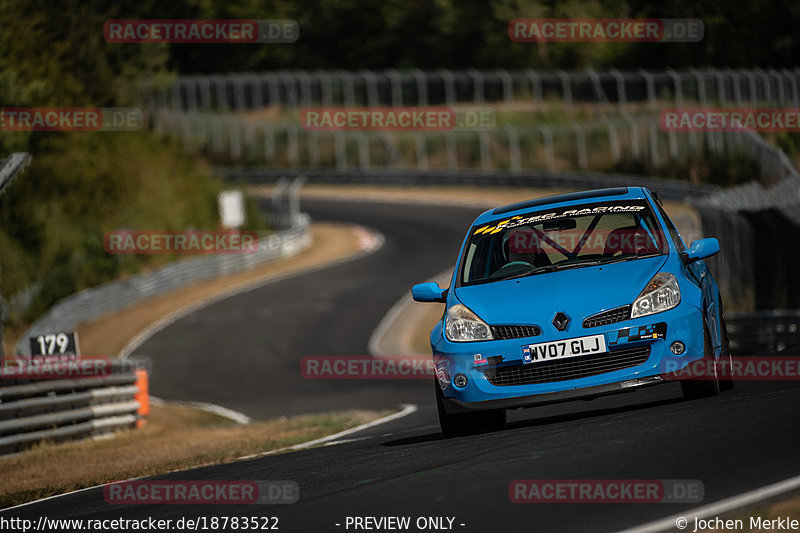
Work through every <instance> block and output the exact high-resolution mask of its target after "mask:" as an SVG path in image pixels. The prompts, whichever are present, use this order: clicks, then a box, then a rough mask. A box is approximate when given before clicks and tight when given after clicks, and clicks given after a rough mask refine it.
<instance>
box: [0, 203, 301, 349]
mask: <svg viewBox="0 0 800 533" xmlns="http://www.w3.org/2000/svg"><path fill="white" fill-rule="evenodd" d="M293 221H294V223H295V226H294V227H292V228H290V229H288V230H285V231H280V232H278V233H275V234H273V235H270V236H269V237H266V238H264V239H261V240H260V241H259V246H258V250H257V251H256V252H253V253H249V254H229V255H226V254H218V255H213V256H204V257H199V258H196V259H189V260H186V261H179V262H177V263H172V264H169V265H166V266H164V267H161V268H159V269H158V270H156V271H154V272H150V273H147V274H141V275H138V276H133V277H131V278H128V279H125V280H120V281H113V282H110V283H106V284H103V285H100V286H98V287H93V288H91V289H86V290H83V291H81V292H78V293H76V294H73V295H71V296H68V297H66V298H64V299H63V300H61V301H59V302H58V303H56V304H55V305H54V306H53V307H52V308H50V310H49V311H48V312H47V313H45V314H44V316H42V317H41V318H39V319H38V320H37V321H36V322H35V323H34V324H33V325H32V326H31V327H30V328H29V329H28V331H26V332H25V333H24V334H23V335H22V336H21V337H20V340H19V342H18V343H17V346H16V350H15V351H16V354H17V355H18V356H28V355H30V346H29V344H28V338H29V337H35V336H36V335H40V334H48V333H52V332H54V331H71V330H74V329H75V327H77V326H78V325H79V324H82V323H84V322H87V321H90V320H93V319H95V318H98V317H100V316H102V315H104V314H107V313H113V312H116V311H119V310H121V309H124V308H126V307H129V306H131V305H135V304H137V303H139V302H141V301H143V300H145V299H147V298H152V297H154V296H159V295H161V294H164V293H166V292H169V291H171V290H175V289H178V288H180V287H185V286H187V285H189V284H192V283H196V282H198V281H202V280H206V279H211V278H215V277H219V276H225V275H229V274H233V273H236V272H241V271H244V270H247V269H249V268H252V267H254V266H256V265H259V264H261V263H264V262H266V261H271V260H274V259H277V258H280V257H286V256H289V255H293V254H295V253H297V252H299V251H302V250H304V249H305V248H308V247H309V246H311V232H310V230H309V219H308V217H306V216H302V215H300V216H296V217H294V219H293Z"/></svg>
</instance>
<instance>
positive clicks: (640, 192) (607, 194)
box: [475, 187, 647, 225]
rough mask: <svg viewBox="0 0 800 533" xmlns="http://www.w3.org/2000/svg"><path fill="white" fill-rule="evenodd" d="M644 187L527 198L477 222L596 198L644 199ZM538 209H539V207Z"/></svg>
mask: <svg viewBox="0 0 800 533" xmlns="http://www.w3.org/2000/svg"><path fill="white" fill-rule="evenodd" d="M646 198H647V196H646V194H645V191H644V188H643V187H610V188H604V189H592V190H588V191H579V192H572V193H567V194H557V195H555V196H546V197H543V198H534V199H532V200H525V201H523V202H517V203H514V204H508V205H505V206H502V207H496V208H494V209H489V210H488V211H486V212H484V213H482V214H481V215H480V216H479V217H478V218H477V219H476V220H475V224H476V225H477V224H483V223H485V222H491V221H492V220H495V219H498V218H503V217H505V216H507V215H509V214H516V213H517V212H528V211H530V210H531V209H533V208H543V209H546V208H548V207H568V206H570V205H581V204H586V203H589V202H591V201H592V200H594V199H598V200H601V201H602V200H642V199H646ZM537 210H538V209H537Z"/></svg>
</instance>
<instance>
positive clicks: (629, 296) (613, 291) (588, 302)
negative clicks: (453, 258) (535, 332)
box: [455, 255, 668, 332]
mask: <svg viewBox="0 0 800 533" xmlns="http://www.w3.org/2000/svg"><path fill="white" fill-rule="evenodd" d="M667 257H668V256H666V255H662V256H658V257H651V258H646V259H637V260H633V261H623V262H619V263H611V264H608V265H602V266H592V267H580V268H574V269H569V270H563V271H561V272H547V273H543V274H535V275H533V276H528V277H523V278H517V279H511V280H505V281H495V282H493V283H485V284H481V285H472V286H469V287H459V288H457V289H456V291H455V296H456V298H458V300H460V301H461V302H462V303H463V304H464V305H466V306H467V307H469V308H470V309H472V310H473V311H474V312H475V313H477V315H478V316H479V317H480V318H481V319H483V320H484V321H485V322H487V323H488V324H492V325H500V324H537V325H539V326H540V327H541V328H542V329H543V330H545V331H552V332H556V329H555V327H554V326H553V324H552V320H553V317H554V315H555V314H556V313H557V312H559V311H560V312H563V313H566V314H567V316H568V317H569V318H570V325H569V327H568V330H569V329H573V331H574V328H575V326H577V327H578V328H580V327H581V324H582V322H583V319H584V318H586V317H587V316H590V315H593V314H595V313H599V312H601V311H605V310H607V309H613V308H614V307H619V306H622V305H627V304H630V303H633V301H634V300H635V299H636V297H637V296H638V295H639V293H640V292H641V291H642V289H643V288H644V286H645V285H646V284H647V282H648V281H649V280H650V278H652V277H653V276H654V275H655V274H656V273H657V272H658V271H659V269H660V268H661V267H662V266H663V265H664V263H665V262H666V260H667Z"/></svg>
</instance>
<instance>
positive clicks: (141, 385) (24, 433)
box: [0, 359, 149, 455]
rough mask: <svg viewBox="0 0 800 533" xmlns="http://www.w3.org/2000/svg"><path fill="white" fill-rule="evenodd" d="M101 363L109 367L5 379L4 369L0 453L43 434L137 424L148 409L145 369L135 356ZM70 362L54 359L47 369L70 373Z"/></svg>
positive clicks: (79, 433) (56, 436)
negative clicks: (46, 376)
mask: <svg viewBox="0 0 800 533" xmlns="http://www.w3.org/2000/svg"><path fill="white" fill-rule="evenodd" d="M83 361H88V360H83ZM20 363H21V364H23V363H27V361H24V362H20ZM105 363H107V365H108V369H107V371H105V372H103V373H102V375H98V376H93V377H76V378H74V379H7V375H6V374H4V375H3V377H2V379H0V455H2V454H8V453H14V452H17V451H21V450H23V449H25V448H27V447H30V446H31V445H33V444H36V443H37V442H40V441H42V440H47V441H51V442H58V441H63V440H70V439H76V438H83V437H89V436H96V435H102V434H105V433H109V432H112V431H116V430H119V429H124V428H130V427H136V426H139V425H141V424H142V423H143V421H144V420H145V417H146V416H147V414H148V412H149V397H148V389H147V370H146V369H145V368H143V366H142V364H141V362H140V361H137V360H134V359H127V360H106V361H105ZM68 364H69V363H63V364H61V366H58V365H57V364H55V363H53V366H51V367H50V369H49V371H48V373H49V374H50V376H51V377H52V376H60V375H62V374H64V375H68V376H69V375H70V372H69V371H68V370H67V365H68ZM10 368H14V363H13V362H9V361H6V362H4V363H3V372H7V371H8V370H9V369H10ZM39 368H41V367H39ZM76 375H77V374H76Z"/></svg>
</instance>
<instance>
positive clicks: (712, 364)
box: [681, 318, 719, 400]
mask: <svg viewBox="0 0 800 533" xmlns="http://www.w3.org/2000/svg"><path fill="white" fill-rule="evenodd" d="M699 363H700V364H701V365H702V369H703V376H702V377H701V378H699V379H687V380H684V381H681V390H682V391H683V397H684V398H685V399H686V400H695V399H697V398H707V397H709V396H716V395H718V394H719V378H718V373H717V362H716V360H715V359H714V348H712V346H711V337H710V335H709V334H708V324H707V323H706V319H705V318H703V359H702V360H701V361H699ZM706 371H710V372H711V375H708V376H707V375H705V372H706Z"/></svg>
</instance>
